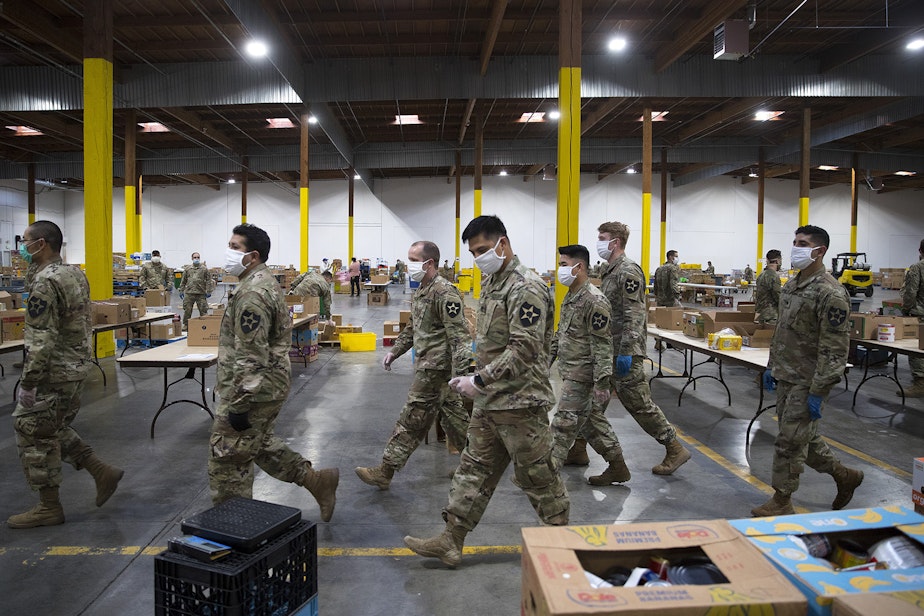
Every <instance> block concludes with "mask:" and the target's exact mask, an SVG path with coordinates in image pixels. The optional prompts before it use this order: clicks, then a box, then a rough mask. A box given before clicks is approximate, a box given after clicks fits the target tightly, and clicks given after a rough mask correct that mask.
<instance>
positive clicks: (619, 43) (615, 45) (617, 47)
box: [606, 36, 629, 51]
mask: <svg viewBox="0 0 924 616" xmlns="http://www.w3.org/2000/svg"><path fill="white" fill-rule="evenodd" d="M628 46H629V42H628V41H627V40H626V39H625V37H623V36H614V37H613V38H611V39H610V41H609V43H607V44H606V48H607V49H609V50H610V51H624V50H625V48H626V47H628Z"/></svg>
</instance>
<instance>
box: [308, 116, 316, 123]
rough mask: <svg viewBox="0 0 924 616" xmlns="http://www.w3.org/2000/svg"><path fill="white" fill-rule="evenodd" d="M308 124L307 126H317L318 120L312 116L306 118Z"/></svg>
mask: <svg viewBox="0 0 924 616" xmlns="http://www.w3.org/2000/svg"><path fill="white" fill-rule="evenodd" d="M308 123H309V124H317V123H318V119H317V118H316V117H314V116H308Z"/></svg>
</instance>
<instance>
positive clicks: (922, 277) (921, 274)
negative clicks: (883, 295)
mask: <svg viewBox="0 0 924 616" xmlns="http://www.w3.org/2000/svg"><path fill="white" fill-rule="evenodd" d="M902 312H903V313H904V314H906V315H908V316H913V317H917V318H918V321H919V322H921V323H924V259H921V260H920V261H918V262H917V263H915V264H914V265H912V266H911V267H909V268H908V270H907V271H906V272H905V284H904V285H903V286H902ZM908 364H909V365H910V366H911V374H912V376H913V377H914V378H915V379H924V358H920V357H910V356H909V357H908Z"/></svg>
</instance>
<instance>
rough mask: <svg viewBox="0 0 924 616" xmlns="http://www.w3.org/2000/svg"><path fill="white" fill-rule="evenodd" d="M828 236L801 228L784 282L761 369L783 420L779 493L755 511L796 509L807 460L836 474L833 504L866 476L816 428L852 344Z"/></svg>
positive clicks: (776, 462) (777, 457) (845, 499)
mask: <svg viewBox="0 0 924 616" xmlns="http://www.w3.org/2000/svg"><path fill="white" fill-rule="evenodd" d="M828 242H829V237H828V233H827V232H826V231H825V230H824V229H822V228H821V227H815V226H812V225H806V226H804V227H799V228H798V229H796V237H795V240H794V241H793V249H792V265H793V267H794V268H796V269H799V270H801V271H800V272H799V273H798V274H797V275H796V276H795V277H793V278H790V279H789V280H788V281H787V282H786V286H784V287H783V292H782V296H781V298H780V320H779V323H777V326H776V333H775V334H774V336H773V341H772V342H771V344H770V361H769V362H768V363H767V370H766V371H764V387H765V388H766V389H767V390H773V389H776V390H777V395H776V412H777V413H778V415H779V424H780V430H779V433H778V434H777V437H776V444H775V448H774V453H773V480H772V481H771V484H772V485H773V490H774V494H773V497H772V498H771V499H770V500H769V501H767V502H766V503H764V504H763V505H761V506H760V507H755V508H754V509H752V510H751V514H752V515H755V516H777V515H787V514H791V513H795V510H794V509H793V506H792V500H791V496H792V494H793V492H795V491H796V490H797V489H798V488H799V475H801V474H802V471H803V469H804V468H805V465H806V464H808V465H809V466H810V467H811V468H813V469H815V470H816V471H818V472H819V473H828V474H829V475H831V476H833V477H834V481H835V483H836V484H837V496H836V497H835V498H834V502H833V503H832V504H831V507H832V508H833V509H842V508H843V507H844V506H845V505H846V504H847V503H849V502H850V499H851V498H853V492H854V490H855V489H856V488H857V486H859V485H860V483H861V482H862V481H863V472H862V471H858V470H854V469H852V468H847V467H845V466H844V465H843V464H841V463H840V461H839V460H838V459H837V457H836V456H835V455H834V453H832V452H831V450H830V449H829V448H828V445H827V443H825V441H824V438H822V436H821V435H820V434H819V433H818V421H817V420H819V419H821V410H822V408H823V407H824V401H825V398H827V396H828V392H830V391H831V389H832V388H833V387H834V386H835V385H836V384H837V382H838V381H840V380H841V375H842V374H843V373H844V366H845V365H846V364H847V351H848V349H849V347H850V334H849V333H848V331H847V315H848V314H849V313H850V299H849V298H848V297H847V291H846V290H845V289H844V287H843V285H841V284H840V283H839V282H838V281H837V280H835V279H834V277H833V276H831V275H830V274H828V273H827V272H826V271H825V267H824V256H825V253H827V251H828Z"/></svg>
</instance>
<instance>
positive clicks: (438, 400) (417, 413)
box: [382, 276, 472, 470]
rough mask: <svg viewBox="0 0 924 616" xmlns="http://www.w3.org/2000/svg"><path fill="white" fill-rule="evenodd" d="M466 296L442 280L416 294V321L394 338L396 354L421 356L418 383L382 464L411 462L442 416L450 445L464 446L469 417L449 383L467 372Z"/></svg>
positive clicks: (413, 305) (394, 465)
mask: <svg viewBox="0 0 924 616" xmlns="http://www.w3.org/2000/svg"><path fill="white" fill-rule="evenodd" d="M463 306H464V303H463V301H462V294H461V293H459V290H458V289H456V288H455V287H454V286H452V284H451V283H450V282H449V281H448V280H446V279H445V278H443V277H441V276H436V277H435V278H434V279H433V280H431V281H430V283H429V284H427V285H426V286H423V285H421V286H420V288H418V289H417V291H415V292H414V298H413V300H412V302H411V319H410V321H409V322H408V324H407V326H406V327H405V328H404V330H403V331H402V332H401V333H400V334H399V335H398V338H397V339H396V340H395V346H394V348H393V349H392V351H391V352H392V353H393V354H394V356H395V357H396V358H397V357H400V356H401V355H403V354H405V353H406V352H408V351H409V350H411V348H412V347H413V348H414V350H415V353H416V358H417V360H416V369H415V371H414V381H413V382H412V383H411V389H410V391H408V394H407V403H406V404H405V405H404V408H403V409H401V415H399V416H398V421H397V423H395V429H394V431H393V432H392V435H391V437H390V438H389V439H388V443H387V444H386V445H385V453H384V454H383V455H382V462H383V463H384V464H386V465H388V466H391V467H392V468H394V469H396V470H400V469H401V468H403V467H404V465H405V464H407V460H408V458H410V457H411V454H412V453H414V450H415V449H417V447H418V446H419V445H420V441H421V440H423V438H424V436H426V434H427V430H429V429H430V424H432V423H433V419H434V418H435V417H436V416H437V413H439V418H440V423H441V425H442V426H443V430H445V432H446V438H447V439H448V441H449V444H450V445H452V446H453V447H454V448H455V449H456V450H457V451H462V449H463V448H464V447H465V433H466V431H467V430H468V413H467V412H466V410H465V407H464V406H463V405H462V398H461V396H459V394H458V393H456V392H454V391H452V390H451V389H449V379H451V378H453V377H455V376H461V375H463V374H467V373H468V366H469V363H470V362H471V357H472V339H471V337H470V336H469V334H468V330H467V329H466V328H465V317H464V315H463V310H462V309H463Z"/></svg>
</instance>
